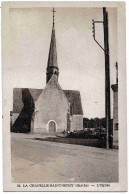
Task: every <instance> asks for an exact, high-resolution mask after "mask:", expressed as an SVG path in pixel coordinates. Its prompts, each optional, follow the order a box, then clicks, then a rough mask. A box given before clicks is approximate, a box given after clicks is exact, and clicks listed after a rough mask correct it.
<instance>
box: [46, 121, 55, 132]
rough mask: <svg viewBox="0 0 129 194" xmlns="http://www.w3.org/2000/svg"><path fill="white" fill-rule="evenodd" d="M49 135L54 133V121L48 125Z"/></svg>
mask: <svg viewBox="0 0 129 194" xmlns="http://www.w3.org/2000/svg"><path fill="white" fill-rule="evenodd" d="M48 129H49V133H55V132H56V123H55V121H50V122H49V125H48Z"/></svg>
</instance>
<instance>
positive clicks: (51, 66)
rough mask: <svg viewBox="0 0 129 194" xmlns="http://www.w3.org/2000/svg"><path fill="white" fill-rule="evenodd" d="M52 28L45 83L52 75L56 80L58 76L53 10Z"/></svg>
mask: <svg viewBox="0 0 129 194" xmlns="http://www.w3.org/2000/svg"><path fill="white" fill-rule="evenodd" d="M52 12H53V26H52V34H51V42H50V49H49V57H48V63H47V72H46V82H48V81H49V79H50V78H51V76H52V75H53V74H56V76H57V79H58V75H59V69H58V64H57V51H56V37H55V21H54V19H55V18H54V13H55V12H56V11H55V10H54V8H53V10H52Z"/></svg>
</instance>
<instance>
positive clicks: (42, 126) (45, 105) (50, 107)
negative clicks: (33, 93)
mask: <svg viewBox="0 0 129 194" xmlns="http://www.w3.org/2000/svg"><path fill="white" fill-rule="evenodd" d="M35 108H36V109H35V112H36V113H35V119H34V132H36V133H41V132H49V126H48V123H49V121H54V122H55V123H56V126H57V129H56V132H61V131H64V130H66V129H67V112H68V101H67V98H66V96H65V95H64V92H63V91H62V89H61V87H60V86H59V84H58V83H57V80H56V79H55V77H53V78H51V80H50V81H49V82H48V84H47V86H46V88H45V89H44V90H43V92H42V94H41V95H40V97H39V99H38V100H37V102H36V105H35Z"/></svg>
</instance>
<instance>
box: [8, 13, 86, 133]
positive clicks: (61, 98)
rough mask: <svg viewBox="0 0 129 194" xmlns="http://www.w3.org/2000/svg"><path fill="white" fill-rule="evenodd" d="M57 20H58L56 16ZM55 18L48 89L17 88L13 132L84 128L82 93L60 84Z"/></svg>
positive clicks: (14, 102) (48, 66)
mask: <svg viewBox="0 0 129 194" xmlns="http://www.w3.org/2000/svg"><path fill="white" fill-rule="evenodd" d="M53 18H54V17H53ZM58 77H59V67H58V62H57V50H56V37H55V27H54V19H53V26H52V34H51V42H50V49H49V56H48V63H47V68H46V86H45V88H44V89H30V88H14V90H13V111H11V131H13V132H33V133H44V132H45V133H46V132H47V133H56V132H63V131H74V130H77V131H78V130H82V129H83V110H82V103H81V95H80V92H79V91H75V90H62V88H61V86H60V85H59V83H58Z"/></svg>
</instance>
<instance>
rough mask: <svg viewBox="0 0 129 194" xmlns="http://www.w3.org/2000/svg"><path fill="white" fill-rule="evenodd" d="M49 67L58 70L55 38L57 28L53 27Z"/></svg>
mask: <svg viewBox="0 0 129 194" xmlns="http://www.w3.org/2000/svg"><path fill="white" fill-rule="evenodd" d="M47 67H56V68H58V64H57V52H56V37H55V28H54V27H52V35H51V43H50V49H49V57H48V64H47Z"/></svg>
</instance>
